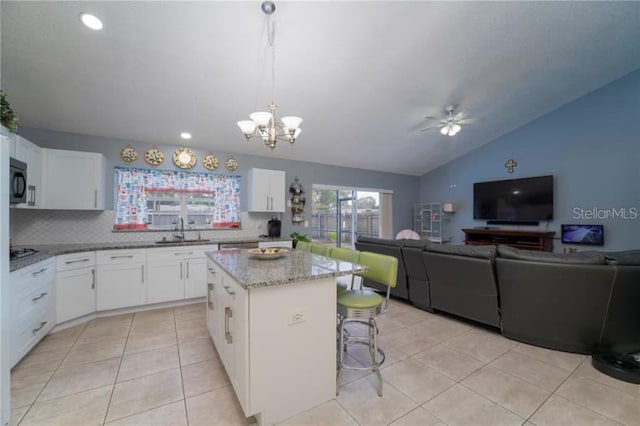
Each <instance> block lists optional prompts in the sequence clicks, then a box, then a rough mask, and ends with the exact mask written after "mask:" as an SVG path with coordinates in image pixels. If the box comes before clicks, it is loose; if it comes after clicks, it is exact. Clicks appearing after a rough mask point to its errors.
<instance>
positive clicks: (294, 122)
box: [280, 116, 302, 130]
mask: <svg viewBox="0 0 640 426" xmlns="http://www.w3.org/2000/svg"><path fill="white" fill-rule="evenodd" d="M280 120H282V123H283V124H284V127H286V128H287V129H293V130H295V129H297V128H298V127H300V123H302V118H300V117H294V116H288V117H282V118H281V119H280Z"/></svg>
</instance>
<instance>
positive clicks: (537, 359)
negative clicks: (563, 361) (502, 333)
mask: <svg viewBox="0 0 640 426" xmlns="http://www.w3.org/2000/svg"><path fill="white" fill-rule="evenodd" d="M514 341H515V340H514ZM522 343H524V342H518V345H516V346H514V347H513V349H511V350H512V351H515V352H518V353H519V354H520V355H526V356H528V357H529V358H533V359H535V360H536V361H539V362H542V363H543V364H547V365H550V366H552V367H555V368H559V369H560V370H564V371H568V372H571V373H573V372H574V371H575V370H576V368H578V367H579V366H580V364H582V362H583V361H584V360H582V361H580V362H579V363H578V365H577V367H574V368H573V369H572V370H569V369H567V368H562V367H559V366H557V365H555V364H552V363H550V362H547V361H545V360H543V359H540V358H537V357H535V356H532V355H529V354H528V353H526V352H521V351H519V350H518V349H517V348H518V346H520V344H522ZM524 344H525V345H528V343H524ZM530 346H531V345H530ZM534 347H536V348H538V346H534ZM540 348H541V347H540ZM542 349H547V348H542ZM547 350H549V351H556V350H555V349H547ZM556 352H562V351H556ZM562 353H570V352H562ZM585 356H588V355H585ZM494 361H495V360H494Z"/></svg>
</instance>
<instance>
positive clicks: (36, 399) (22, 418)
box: [18, 322, 88, 425]
mask: <svg viewBox="0 0 640 426" xmlns="http://www.w3.org/2000/svg"><path fill="white" fill-rule="evenodd" d="M87 324H88V322H86V323H84V324H81V325H83V327H82V330H81V331H80V333H78V335H77V336H76V338H75V339H74V341H73V343H72V344H71V345H70V346H69V349H67V352H66V353H65V355H64V357H62V359H61V360H60V361H59V362H58V366H57V367H56V368H55V370H53V373H51V376H49V379H48V380H47V382H46V383H45V384H44V386H42V389H40V392H38V394H37V395H36V397H35V398H34V400H33V401H32V402H31V404H29V408H27V411H25V413H24V414H23V415H22V417H21V418H20V420H19V421H18V425H19V424H20V423H22V422H23V421H24V419H25V417H27V414H29V411H31V408H33V406H34V405H35V404H36V403H37V402H38V398H40V395H41V394H42V392H43V391H44V389H45V388H46V387H47V385H48V384H49V382H50V381H51V379H52V378H53V376H55V374H56V373H57V372H58V370H60V366H61V365H62V362H63V361H64V360H65V359H66V358H67V356H69V353H70V352H71V349H73V347H74V346H75V345H76V343H77V342H78V339H79V338H80V336H81V335H82V333H84V330H86V328H87ZM32 350H33V349H32ZM54 399H56V398H54ZM44 402H46V401H44Z"/></svg>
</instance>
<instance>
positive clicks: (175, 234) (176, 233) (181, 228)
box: [173, 218, 184, 241]
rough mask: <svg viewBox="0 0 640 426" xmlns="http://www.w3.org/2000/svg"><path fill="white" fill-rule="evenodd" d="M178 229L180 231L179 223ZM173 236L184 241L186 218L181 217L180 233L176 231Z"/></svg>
mask: <svg viewBox="0 0 640 426" xmlns="http://www.w3.org/2000/svg"><path fill="white" fill-rule="evenodd" d="M175 230H176V231H178V224H177V223H176V229H175ZM173 238H176V239H179V240H182V241H184V219H183V218H180V233H178V232H174V233H173Z"/></svg>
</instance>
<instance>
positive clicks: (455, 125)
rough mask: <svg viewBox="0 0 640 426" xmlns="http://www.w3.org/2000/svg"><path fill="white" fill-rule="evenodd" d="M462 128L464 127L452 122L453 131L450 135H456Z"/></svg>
mask: <svg viewBox="0 0 640 426" xmlns="http://www.w3.org/2000/svg"><path fill="white" fill-rule="evenodd" d="M460 130H462V127H460V125H459V124H455V123H454V124H452V125H451V131H450V132H449V136H455V135H457V134H458V132H459V131H460Z"/></svg>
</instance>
